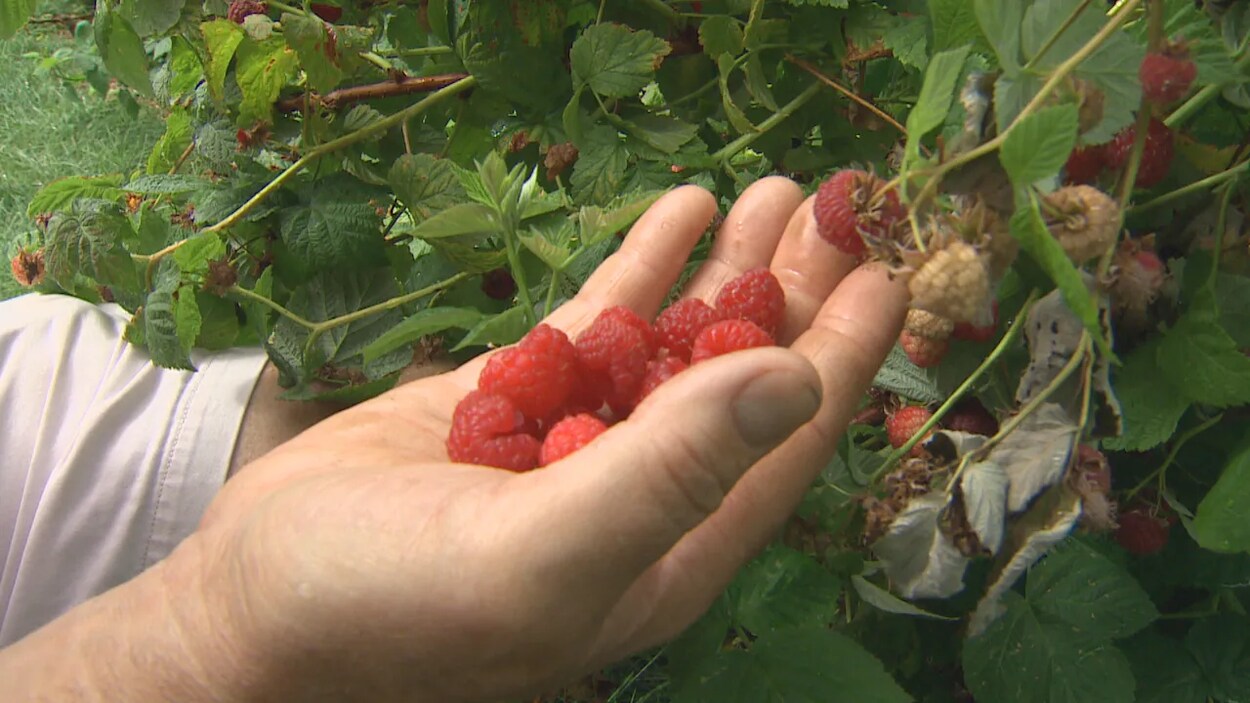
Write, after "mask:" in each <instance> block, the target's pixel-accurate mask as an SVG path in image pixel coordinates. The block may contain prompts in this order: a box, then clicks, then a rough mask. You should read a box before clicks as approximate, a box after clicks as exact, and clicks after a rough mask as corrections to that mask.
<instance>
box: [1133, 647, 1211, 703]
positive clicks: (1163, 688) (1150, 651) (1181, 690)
mask: <svg viewBox="0 0 1250 703" xmlns="http://www.w3.org/2000/svg"><path fill="white" fill-rule="evenodd" d="M1123 647H1124V653H1125V654H1126V655H1127V656H1128V659H1129V663H1130V664H1132V666H1133V677H1134V678H1136V679H1137V697H1136V701H1137V703H1207V700H1208V699H1209V698H1210V696H1211V689H1210V686H1209V685H1208V684H1207V680H1206V677H1205V676H1204V675H1203V673H1202V669H1200V668H1199V667H1198V662H1197V661H1196V660H1195V659H1194V657H1193V655H1192V654H1190V653H1189V651H1187V650H1186V649H1185V647H1184V646H1183V645H1182V644H1181V643H1180V642H1178V641H1176V640H1174V639H1171V638H1169V637H1161V636H1159V635H1157V634H1154V633H1150V632H1147V633H1142V634H1141V635H1139V636H1137V637H1134V638H1133V639H1131V640H1129V641H1128V642H1125V643H1124V645H1123Z"/></svg>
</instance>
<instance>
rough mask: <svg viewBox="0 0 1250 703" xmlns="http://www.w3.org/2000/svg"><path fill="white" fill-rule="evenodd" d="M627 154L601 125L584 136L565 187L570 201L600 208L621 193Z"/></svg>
mask: <svg viewBox="0 0 1250 703" xmlns="http://www.w3.org/2000/svg"><path fill="white" fill-rule="evenodd" d="M628 164H629V153H628V152H627V151H626V150H625V145H624V144H622V143H621V140H620V139H619V138H618V137H617V134H616V130H614V129H612V128H610V127H604V126H602V125H599V126H596V127H595V128H594V129H591V130H590V131H589V132H587V134H586V144H585V146H584V147H581V151H580V153H579V155H578V157H577V163H576V164H574V165H573V175H572V176H570V177H569V183H570V185H571V186H572V187H573V198H574V199H575V200H576V201H577V202H579V203H585V204H591V205H602V204H605V203H608V202H610V201H611V200H612V199H614V198H615V197H616V196H618V195H620V193H621V183H622V182H623V181H624V180H625V167H626V166H627V165H628Z"/></svg>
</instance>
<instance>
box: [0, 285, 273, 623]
mask: <svg viewBox="0 0 1250 703" xmlns="http://www.w3.org/2000/svg"><path fill="white" fill-rule="evenodd" d="M128 317H129V315H128V314H127V313H126V312H125V311H124V310H122V309H121V308H120V307H118V306H116V305H107V306H95V305H92V304H90V303H86V302H84V301H81V300H78V299H75V298H70V297H67V296H58V295H27V296H23V297H20V298H16V299H13V300H8V301H3V302H0V647H3V646H5V645H7V644H10V643H12V642H15V641H17V640H18V639H20V638H22V637H23V636H25V635H26V634H28V633H29V632H31V631H33V630H35V629H38V628H39V627H41V626H42V625H44V624H45V623H47V622H49V621H51V620H53V619H54V618H56V617H57V616H59V615H61V614H62V613H64V612H65V611H67V610H69V609H70V608H72V607H73V606H74V605H76V604H78V603H80V602H82V601H84V600H86V599H88V598H90V597H92V596H94V595H97V594H99V593H102V592H104V591H106V590H108V589H110V588H112V587H114V586H117V585H119V584H121V583H124V582H126V581H128V580H130V579H132V578H134V577H135V576H136V575H138V574H139V573H140V572H141V571H143V570H144V569H146V568H148V567H149V566H151V565H153V564H155V563H156V562H158V561H160V560H161V559H163V558H164V557H165V556H166V555H168V554H169V553H170V552H171V551H172V550H173V548H174V547H175V546H177V544H178V543H179V542H180V541H182V540H183V539H184V538H185V537H186V536H187V535H189V534H190V533H191V532H192V531H193V530H194V529H195V527H196V525H197V524H198V522H199V520H200V517H201V516H202V515H203V513H204V510H205V508H206V507H207V506H208V503H209V501H210V500H211V499H212V497H213V496H214V495H215V494H216V493H217V491H218V490H219V489H220V488H221V486H222V484H223V482H224V481H225V477H226V471H227V469H228V467H229V464H230V458H231V454H232V453H233V451H234V445H235V441H236V439H237V438H238V433H239V427H240V424H241V422H242V419H243V413H244V411H245V410H246V408H247V402H248V398H249V397H250V395H251V392H252V388H253V387H254V385H255V383H256V380H257V379H258V378H259V376H260V372H261V369H262V367H263V365H264V362H265V356H264V353H263V352H262V351H261V350H259V349H234V350H229V351H225V352H214V353H211V354H199V353H197V354H194V355H193V360H194V362H195V364H196V366H197V367H198V368H199V371H198V372H195V373H192V372H187V371H171V370H167V369H161V368H158V367H156V366H154V365H153V364H152V363H151V361H150V360H149V358H148V357H147V355H146V353H145V352H144V350H142V349H138V348H135V347H133V346H131V345H130V344H128V343H126V342H125V341H124V340H123V339H122V331H123V330H124V329H125V326H126V322H127V320H128Z"/></svg>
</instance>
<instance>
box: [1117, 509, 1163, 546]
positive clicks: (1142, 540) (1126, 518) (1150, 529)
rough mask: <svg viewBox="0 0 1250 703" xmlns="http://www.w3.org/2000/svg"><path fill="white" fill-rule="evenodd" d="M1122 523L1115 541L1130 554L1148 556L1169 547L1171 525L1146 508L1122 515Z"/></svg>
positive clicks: (1120, 521)
mask: <svg viewBox="0 0 1250 703" xmlns="http://www.w3.org/2000/svg"><path fill="white" fill-rule="evenodd" d="M1117 520H1118V522H1119V523H1120V526H1119V528H1118V529H1117V530H1116V531H1115V541H1116V542H1119V543H1120V546H1121V547H1124V550H1125V551H1127V552H1128V553H1130V554H1136V555H1138V556H1148V555H1150V554H1157V553H1159V552H1161V551H1163V548H1164V547H1166V546H1168V533H1169V532H1171V525H1169V524H1168V522H1167V520H1164V519H1163V518H1160V517H1156V516H1154V515H1151V514H1150V512H1149V511H1148V510H1147V509H1145V508H1135V509H1133V510H1129V511H1127V512H1124V513H1120V515H1119V516H1118V518H1117Z"/></svg>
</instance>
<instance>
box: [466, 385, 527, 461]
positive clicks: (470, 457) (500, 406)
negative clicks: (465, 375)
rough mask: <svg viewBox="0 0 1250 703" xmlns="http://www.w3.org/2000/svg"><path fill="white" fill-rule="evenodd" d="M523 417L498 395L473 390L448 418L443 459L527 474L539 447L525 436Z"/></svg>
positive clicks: (505, 399)
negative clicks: (445, 450) (449, 421)
mask: <svg viewBox="0 0 1250 703" xmlns="http://www.w3.org/2000/svg"><path fill="white" fill-rule="evenodd" d="M525 427H526V422H525V416H524V415H522V414H521V412H520V411H519V410H517V408H516V406H515V405H513V404H512V401H510V400H508V399H507V398H505V397H503V396H501V395H493V394H491V393H486V392H485V391H482V390H475V391H473V392H471V393H469V394H468V395H466V396H465V397H464V399H463V400H461V401H460V403H459V404H458V405H456V410H455V412H454V413H452V416H451V430H450V432H448V434H447V456H448V458H450V459H451V460H452V461H458V462H463V463H467V464H480V465H482V466H494V467H496V468H500V469H508V470H511V471H528V470H530V469H532V468H534V467H536V466H538V454H539V450H540V449H541V447H542V444H541V443H540V442H539V441H538V438H537V437H534V436H533V435H529V434H526V433H525V432H524V430H525Z"/></svg>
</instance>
